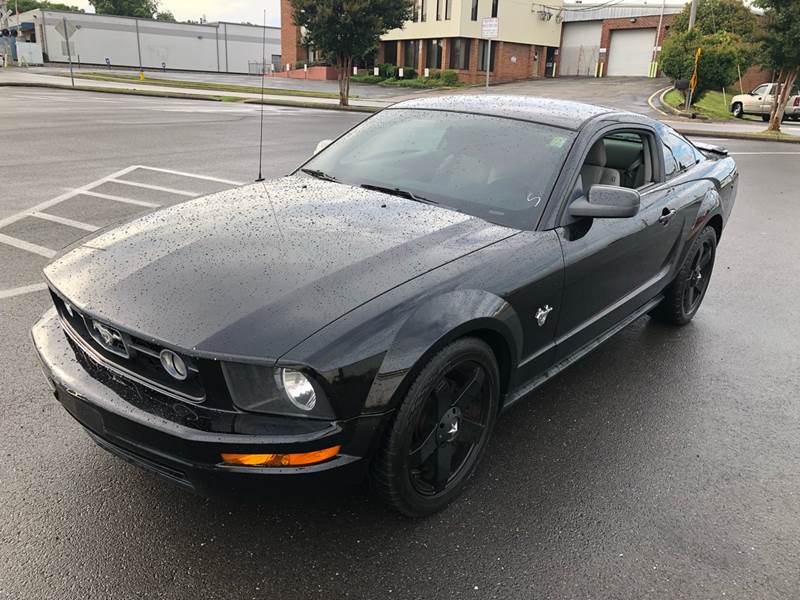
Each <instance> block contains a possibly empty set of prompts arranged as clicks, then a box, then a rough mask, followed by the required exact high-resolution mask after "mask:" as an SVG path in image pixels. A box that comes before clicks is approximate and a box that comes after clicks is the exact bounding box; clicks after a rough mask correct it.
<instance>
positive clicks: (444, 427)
mask: <svg viewBox="0 0 800 600" xmlns="http://www.w3.org/2000/svg"><path fill="white" fill-rule="evenodd" d="M499 382H500V375H499V369H498V366H497V360H496V358H495V356H494V353H493V352H492V350H491V348H490V347H489V346H488V345H487V344H486V343H485V342H483V341H481V340H479V339H477V338H471V337H468V338H462V339H460V340H457V341H456V342H453V343H452V344H450V345H449V346H447V347H445V348H444V349H443V350H441V351H440V352H439V353H438V354H436V355H435V356H434V357H433V358H432V359H431V360H430V362H428V364H427V365H425V367H424V368H423V369H422V371H421V372H420V373H419V375H418V376H417V378H416V380H415V381H414V383H413V384H412V385H411V388H410V389H409V390H408V393H407V394H406V397H405V399H404V401H403V403H402V404H401V406H400V408H399V409H398V412H397V416H396V417H395V420H394V422H393V423H392V426H391V428H390V429H389V431H388V432H387V434H386V436H385V438H384V440H383V443H382V445H381V449H380V450H379V452H378V455H377V456H376V458H375V461H374V462H373V465H372V473H371V475H372V477H371V479H372V483H373V486H374V488H375V490H376V492H377V493H378V495H380V496H381V497H382V498H383V500H384V501H386V502H387V503H388V504H389V505H390V506H392V507H393V508H395V509H396V510H398V511H400V512H401V513H403V514H405V515H407V516H411V517H422V516H426V515H430V514H433V513H435V512H437V511H439V510H441V509H443V508H444V507H445V506H447V505H448V504H449V503H450V502H452V501H453V500H454V499H455V498H456V497H457V496H458V495H459V494H460V493H461V491H462V490H463V488H464V486H465V484H466V482H467V480H468V479H469V478H470V476H471V475H472V474H473V472H474V471H475V468H476V467H477V465H478V462H479V460H480V458H481V456H482V455H483V451H484V449H485V448H486V443H487V441H488V440H489V436H490V434H491V432H492V428H493V427H494V422H495V418H496V416H497V410H498V403H499V396H500V383H499Z"/></svg>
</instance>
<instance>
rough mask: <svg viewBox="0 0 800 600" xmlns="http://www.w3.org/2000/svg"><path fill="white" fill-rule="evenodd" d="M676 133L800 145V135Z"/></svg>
mask: <svg viewBox="0 0 800 600" xmlns="http://www.w3.org/2000/svg"><path fill="white" fill-rule="evenodd" d="M674 129H675V131H677V132H678V133H680V134H682V135H690V136H693V137H711V138H724V139H727V140H749V141H751V142H779V143H782V144H800V135H786V134H784V135H783V136H781V137H776V136H772V135H764V134H761V133H745V132H741V131H708V130H704V129H687V128H685V127H675V128H674Z"/></svg>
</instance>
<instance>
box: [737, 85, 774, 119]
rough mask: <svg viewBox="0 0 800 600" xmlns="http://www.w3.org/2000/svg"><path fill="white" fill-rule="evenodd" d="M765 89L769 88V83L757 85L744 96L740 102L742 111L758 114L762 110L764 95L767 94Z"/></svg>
mask: <svg viewBox="0 0 800 600" xmlns="http://www.w3.org/2000/svg"><path fill="white" fill-rule="evenodd" d="M767 90H769V84H768V83H765V84H763V85H760V86H758V87H757V88H756V89H754V90H753V91H752V92H750V94H749V95H747V96H745V98H744V102H743V103H742V104H743V106H744V112H746V113H750V114H754V115H759V114H761V111H762V106H763V104H764V96H765V95H766V94H767Z"/></svg>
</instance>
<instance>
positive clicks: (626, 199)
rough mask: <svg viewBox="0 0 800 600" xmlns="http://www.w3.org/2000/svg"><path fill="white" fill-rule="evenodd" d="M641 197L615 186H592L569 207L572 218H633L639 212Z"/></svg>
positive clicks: (636, 193)
mask: <svg viewBox="0 0 800 600" xmlns="http://www.w3.org/2000/svg"><path fill="white" fill-rule="evenodd" d="M640 204H641V196H640V195H639V192H637V191H636V190H632V189H629V188H623V187H618V186H615V185H600V184H597V185H593V186H592V187H591V188H589V193H588V194H587V195H586V196H584V197H582V198H578V199H577V200H575V201H574V202H573V203H572V204H571V205H570V207H569V214H570V216H572V217H589V218H592V219H619V218H625V217H633V216H635V215H636V214H637V213H638V212H639V206H640Z"/></svg>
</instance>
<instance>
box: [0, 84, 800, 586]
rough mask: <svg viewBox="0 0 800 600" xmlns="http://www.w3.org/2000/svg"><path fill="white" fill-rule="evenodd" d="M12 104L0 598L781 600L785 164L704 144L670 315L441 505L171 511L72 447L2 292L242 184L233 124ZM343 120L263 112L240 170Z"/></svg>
mask: <svg viewBox="0 0 800 600" xmlns="http://www.w3.org/2000/svg"><path fill="white" fill-rule="evenodd" d="M12 92H13V93H6V92H3V93H2V95H0V133H2V134H3V138H4V139H5V140H9V141H13V140H17V139H23V138H24V139H25V143H26V146H25V149H26V151H25V152H23V153H21V154H20V153H17V152H15V151H13V149H14V147H13V145H12V144H6V145H4V147H3V149H2V151H0V159H1V160H0V165H2V166H0V182H1V183H2V186H3V193H2V194H0V235H4V236H6V237H7V238H11V239H12V240H21V241H22V242H24V243H23V244H14V243H8V240H7V239H6V238H0V333H1V336H0V339H2V340H3V341H4V343H3V344H2V346H0V364H2V365H3V386H2V388H0V406H1V407H2V410H0V455H1V456H2V459H0V598H13V599H15V600H16V599H26V600H27V599H29V598H30V599H37V600H38V599H50V598H53V599H59V600H62V599H73V598H76V599H78V598H81V599H82V598H98V599H99V598H103V599H105V598H148V599H149V598H169V599H183V598H186V599H195V598H220V599H223V598H224V599H229V598H280V599H294V598H298V599H300V598H314V597H319V598H349V597H352V598H425V599H428V598H480V599H484V598H503V599H507V598H536V599H539V598H569V599H576V598H594V599H597V598H608V599H622V598H626V599H627V598H630V599H640V598H644V597H648V598H664V599H669V600H673V599H675V598H692V599H695V598H712V597H713V598H723V597H724V598H747V599H751V598H759V599H760V598H792V597H795V596H796V593H797V590H798V589H800V569H798V566H797V565H798V564H800V517H799V516H798V497H800V398H799V397H798V389H800V352H798V339H800V320H798V319H797V318H796V314H795V313H796V298H797V296H798V294H800V283H799V282H798V276H800V269H798V267H797V262H796V261H797V257H798V256H800V236H798V235H797V231H798V228H800V208H799V207H798V204H797V193H796V191H797V189H798V188H800V175H798V173H797V170H796V169H795V168H793V167H794V166H795V165H797V161H798V158H799V157H800V154H798V153H797V152H800V149H798V150H795V146H791V145H780V144H769V143H764V142H757V143H756V142H745V141H728V142H716V143H723V144H724V145H727V146H728V147H729V149H730V150H731V151H732V152H733V154H734V157H735V158H736V159H737V162H738V164H739V167H740V171H741V174H742V176H741V189H740V192H739V198H738V201H737V204H736V207H735V210H734V213H733V218H732V219H731V221H730V224H729V226H728V228H727V229H726V231H725V233H724V235H723V238H722V243H721V245H720V247H719V254H718V257H717V264H716V267H715V272H714V275H713V280H712V283H711V287H710V289H709V292H708V295H707V297H706V299H705V302H704V304H703V306H702V308H701V309H700V312H699V313H698V315H697V317H696V319H695V321H694V322H693V323H692V324H691V325H690V326H688V327H686V328H683V329H680V330H676V329H671V328H669V327H665V326H662V325H659V324H656V323H654V322H652V321H650V320H649V319H648V318H646V317H645V318H643V319H640V320H639V321H637V322H635V323H634V324H633V325H632V326H631V327H629V328H627V329H626V330H624V331H623V332H622V333H620V334H619V335H617V336H616V337H614V338H613V339H611V340H610V341H609V342H608V343H606V344H605V345H604V346H602V347H601V348H600V349H599V350H597V351H596V352H594V353H593V354H591V355H590V356H589V357H587V358H586V359H584V360H583V361H581V362H580V363H579V364H577V365H575V366H574V367H572V368H570V369H569V370H568V371H566V372H564V373H562V374H561V375H559V376H558V377H557V378H555V379H554V380H552V381H551V382H549V383H548V384H546V385H545V386H544V387H542V388H541V389H539V390H538V391H536V392H534V393H533V394H532V395H531V397H530V398H529V399H528V401H527V402H523V403H521V404H520V405H519V406H518V407H516V408H515V409H513V410H512V411H511V412H510V413H509V414H508V415H506V416H505V417H504V418H501V419H500V420H499V422H498V425H497V428H496V430H495V434H494V438H493V440H492V441H491V443H490V446H489V449H488V452H487V455H486V458H485V460H484V462H483V464H482V465H481V467H480V468H479V470H478V472H477V474H476V476H475V477H474V479H473V481H472V482H471V485H470V487H469V488H468V490H467V491H466V493H465V495H464V496H463V498H462V499H460V500H459V501H458V502H456V503H455V504H453V505H452V506H451V507H450V508H448V509H447V510H445V511H444V512H443V513H441V514H439V515H436V516H434V517H432V518H429V519H426V520H422V521H410V520H406V519H403V518H401V517H398V516H396V515H395V514H394V513H392V512H390V511H388V510H386V509H384V508H383V506H382V505H381V504H380V503H379V502H377V501H376V500H375V499H374V498H373V497H372V496H370V495H369V493H367V492H366V491H365V490H364V489H362V488H355V489H346V490H341V489H320V490H319V492H318V493H316V494H315V495H314V496H313V497H296V496H292V497H285V498H281V497H277V498H276V497H274V496H271V497H269V498H268V499H264V500H263V501H261V502H259V501H258V499H255V501H250V502H241V501H233V500H230V501H208V500H204V499H201V498H196V497H194V496H191V495H189V494H188V493H186V492H185V491H183V490H181V489H177V488H175V487H173V486H171V485H169V484H166V483H164V482H162V481H161V480H160V479H157V478H156V477H155V476H153V475H151V474H149V473H146V472H143V471H141V470H139V469H137V468H136V467H133V466H131V465H128V464H127V463H124V462H122V461H121V460H119V459H117V458H115V457H113V456H111V455H109V454H107V453H106V452H104V451H103V450H101V449H99V448H98V447H96V446H95V445H94V444H93V443H92V442H91V441H90V440H89V439H88V437H87V436H86V435H85V434H84V433H83V432H82V431H81V430H80V428H79V426H78V425H77V424H76V423H75V422H74V421H73V420H72V419H71V417H69V416H68V415H67V414H66V413H65V412H64V411H63V410H62V409H61V407H60V405H58V404H57V403H56V402H55V400H53V398H52V395H51V394H50V393H49V391H48V390H47V387H46V385H45V382H44V379H43V377H42V376H41V373H40V372H39V367H38V364H37V359H36V357H35V355H34V353H33V350H32V348H31V344H30V341H29V338H28V333H27V332H28V329H29V328H30V326H31V324H32V323H33V322H34V321H35V320H36V319H37V318H38V316H39V315H40V314H41V313H42V312H43V311H44V310H46V309H47V307H48V306H49V300H48V298H47V295H46V293H45V292H44V291H41V290H40V291H30V292H27V293H22V292H20V293H15V294H11V295H9V294H5V295H4V292H7V291H8V290H13V289H20V288H24V287H26V286H31V285H37V284H40V282H41V280H40V279H39V277H38V271H39V269H40V268H41V266H42V265H43V264H44V263H45V262H46V261H47V258H46V256H45V255H44V254H46V252H39V253H37V252H35V251H31V250H32V248H34V249H39V250H51V251H55V250H58V249H59V248H60V247H61V246H62V245H64V244H67V243H69V242H70V241H71V240H72V239H77V238H78V237H80V236H81V235H84V234H86V233H89V230H88V229H86V227H99V226H102V225H104V224H106V223H108V222H111V221H114V220H116V219H124V218H128V217H129V216H130V215H132V214H134V213H140V212H142V211H148V210H153V209H155V208H156V207H155V206H150V205H156V204H170V203H174V202H178V201H181V200H183V199H188V198H189V197H191V196H194V195H196V194H202V193H205V192H208V191H213V190H216V189H221V188H224V187H228V186H230V185H233V184H234V183H236V182H245V181H249V180H251V179H253V178H254V177H255V169H256V166H257V165H256V158H257V156H256V151H257V145H256V140H257V126H258V114H257V113H255V112H250V111H249V109H248V110H247V111H245V112H228V111H231V110H232V109H236V108H239V109H241V108H242V107H226V106H214V107H211V108H213V109H214V110H210V108H209V107H208V105H207V103H191V102H183V101H175V102H170V103H167V102H164V101H161V100H155V99H146V98H137V99H132V98H119V99H117V98H116V97H114V98H112V99H113V100H115V101H116V102H112V103H110V104H109V103H108V102H105V101H104V100H107V99H108V97H103V96H100V95H94V94H82V95H81V96H80V98H81V99H80V100H76V98H77V96H76V95H70V94H68V93H66V92H64V93H62V92H51V91H47V92H44V91H26V90H13V91H12ZM23 92H24V93H23ZM62 94H66V95H65V96H62ZM198 104H199V106H198ZM362 117H363V115H352V114H343V113H330V112H325V111H304V110H292V109H288V112H283V111H277V110H276V111H274V112H273V111H270V112H269V113H267V126H268V127H267V131H268V132H269V133H268V134H267V135H266V138H267V144H268V145H267V151H266V153H265V156H266V157H267V160H266V162H265V164H266V173H267V174H268V176H272V175H278V174H281V173H285V172H287V171H288V170H290V169H291V167H292V166H294V165H296V164H297V163H299V162H300V161H301V160H302V159H303V158H304V157H305V156H308V154H309V153H310V152H311V151H312V150H313V148H314V146H315V144H316V142H317V141H318V140H319V139H322V138H327V137H332V136H335V135H336V134H338V133H340V132H342V131H344V130H346V129H347V128H348V127H350V126H351V125H352V124H353V123H355V122H357V121H358V120H360V119H361V118H362ZM28 156H33V157H35V159H31V158H27V157H28ZM221 180H224V181H221ZM137 183H138V184H145V185H147V186H149V187H142V186H141V185H135V184H137ZM165 190H170V191H165ZM176 191H179V192H183V193H182V194H180V193H177V194H176V193H175V192H176ZM93 194H94V195H93ZM97 194H102V196H98V195H97ZM103 196H106V197H103ZM114 198H116V199H114ZM120 198H123V199H125V200H127V202H125V201H124V200H120ZM56 200H57V201H56ZM126 211H127V212H126ZM130 211H132V212H130ZM32 213H37V214H38V215H40V214H45V215H50V216H55V217H57V218H60V220H58V219H57V220H53V219H52V218H49V219H48V218H47V217H45V218H42V217H41V216H38V215H34V214H32ZM123 213H124V214H123ZM20 215H23V216H20ZM76 224H80V225H83V226H85V227H84V228H81V227H76ZM65 228H66V229H65ZM2 240H5V241H2ZM26 244H27V246H26Z"/></svg>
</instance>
